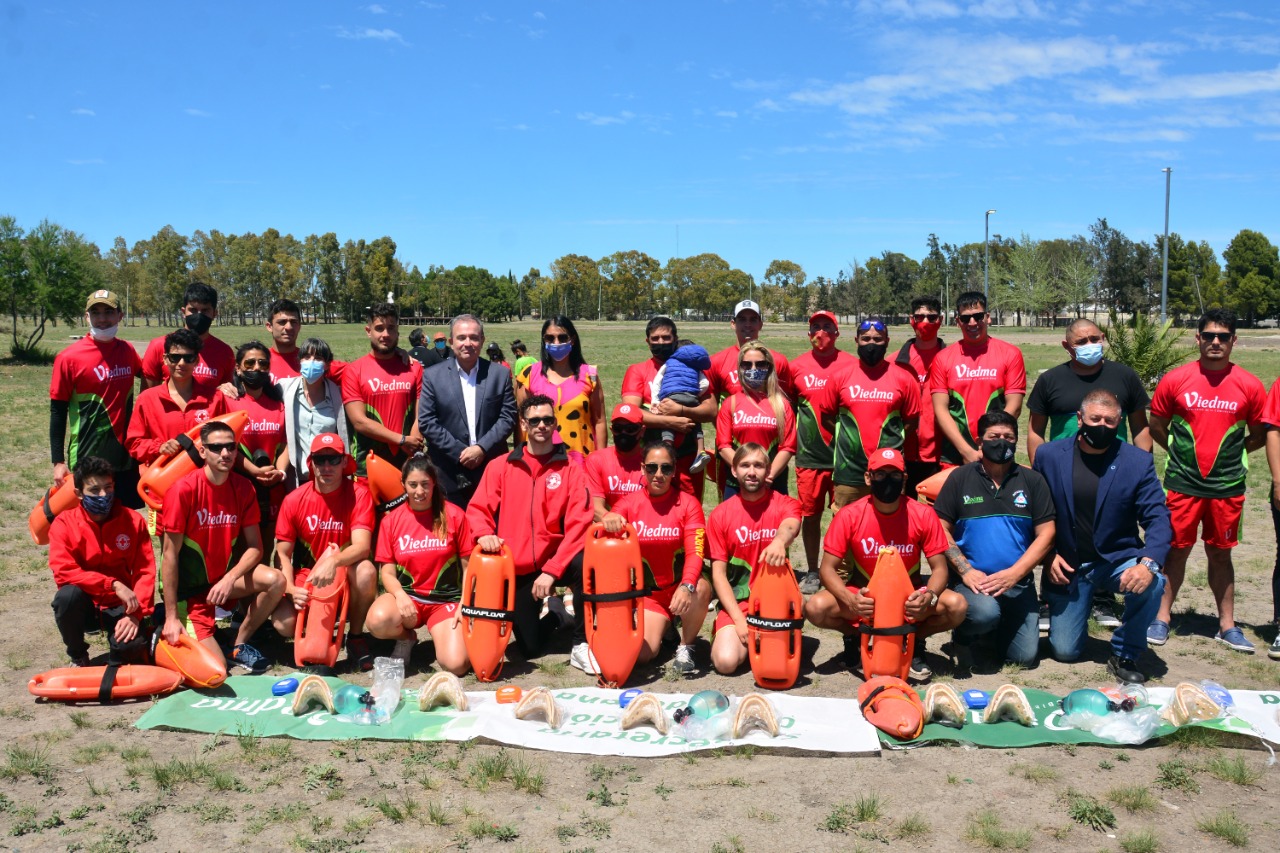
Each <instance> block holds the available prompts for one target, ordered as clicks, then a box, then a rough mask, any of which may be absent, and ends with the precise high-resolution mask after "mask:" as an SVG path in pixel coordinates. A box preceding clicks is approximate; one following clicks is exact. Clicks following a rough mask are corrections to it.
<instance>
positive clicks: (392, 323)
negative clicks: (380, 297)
mask: <svg viewBox="0 0 1280 853" xmlns="http://www.w3.org/2000/svg"><path fill="white" fill-rule="evenodd" d="M364 333H365V334H366V335H367V336H368V337H369V349H370V350H371V352H369V354H368V355H364V356H361V357H360V358H358V359H356V360H355V361H353V362H351V364H349V365H347V369H346V370H344V371H343V375H342V404H343V408H344V409H345V411H346V415H347V421H348V422H349V423H350V424H351V427H352V429H353V431H354V436H353V441H352V454H353V455H354V456H355V458H356V475H357V476H359V477H364V476H365V457H366V456H367V454H369V453H370V452H372V453H374V454H375V455H377V456H380V457H381V458H383V459H385V460H387V461H388V462H390V463H391V464H392V465H394V466H395V467H396V468H397V469H398V468H399V467H400V466H401V465H403V464H404V463H405V461H406V460H408V458H409V457H410V456H412V455H413V454H415V453H417V452H418V451H419V450H421V449H422V432H421V431H420V430H419V429H418V419H417V417H416V416H415V411H416V410H415V404H416V403H417V402H418V393H419V392H420V391H421V390H422V365H420V364H418V363H417V362H416V361H413V360H412V359H410V360H409V363H408V364H405V360H404V359H402V358H401V357H400V353H399V352H398V350H397V347H398V346H399V343H400V315H399V314H398V313H397V311H396V306H394V305H392V304H390V303H387V302H384V303H382V304H381V305H375V306H373V308H372V310H370V312H369V322H368V324H367V325H366V326H365V327H364Z"/></svg>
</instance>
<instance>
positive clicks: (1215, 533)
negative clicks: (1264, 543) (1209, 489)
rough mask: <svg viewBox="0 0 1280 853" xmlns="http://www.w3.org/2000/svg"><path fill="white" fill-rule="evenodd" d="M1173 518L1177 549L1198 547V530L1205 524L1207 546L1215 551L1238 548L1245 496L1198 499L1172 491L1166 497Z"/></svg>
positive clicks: (1174, 545)
mask: <svg viewBox="0 0 1280 853" xmlns="http://www.w3.org/2000/svg"><path fill="white" fill-rule="evenodd" d="M1165 502H1166V503H1167V504H1168V505H1169V514H1170V515H1171V516H1172V517H1173V518H1172V520H1173V543H1172V544H1173V547H1174V548H1190V547H1191V546H1192V545H1195V544H1196V530H1197V528H1199V527H1200V524H1201V523H1202V522H1203V523H1204V544H1206V545H1208V546H1210V547H1212V548H1234V547H1236V545H1238V544H1240V514H1241V512H1242V511H1243V510H1244V495H1236V496H1235V497H1234V498H1198V497H1195V496H1193V495H1184V494H1181V493H1180V492H1175V491H1172V490H1171V491H1169V492H1167V493H1166V494H1165Z"/></svg>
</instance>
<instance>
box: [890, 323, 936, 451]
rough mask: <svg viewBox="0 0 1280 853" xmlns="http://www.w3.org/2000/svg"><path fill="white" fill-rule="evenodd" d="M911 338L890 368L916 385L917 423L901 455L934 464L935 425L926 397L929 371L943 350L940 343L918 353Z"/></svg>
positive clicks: (930, 396) (930, 399)
mask: <svg viewBox="0 0 1280 853" xmlns="http://www.w3.org/2000/svg"><path fill="white" fill-rule="evenodd" d="M915 342H916V339H915V338H912V339H911V340H909V341H907V343H906V344H904V345H903V347H902V349H901V350H899V351H898V358H897V360H896V361H894V364H896V365H898V366H899V367H901V368H902V369H904V370H907V371H909V372H910V373H911V374H912V375H913V376H915V377H916V379H917V380H918V381H919V382H920V422H919V423H917V424H916V428H915V431H914V432H912V433H911V434H910V435H908V436H907V444H906V447H904V448H903V453H902V455H903V456H905V457H906V458H907V459H910V460H911V461H913V462H937V461H938V433H937V425H936V424H935V423H934V421H933V395H932V394H930V393H929V371H930V369H931V368H932V367H933V363H934V361H936V360H937V358H938V353H940V352H942V350H943V348H944V347H946V344H944V343H943V342H942V341H938V345H937V346H936V347H934V348H933V349H930V350H922V349H920V348H919V347H917V346H916V345H915Z"/></svg>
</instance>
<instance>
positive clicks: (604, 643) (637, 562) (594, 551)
mask: <svg viewBox="0 0 1280 853" xmlns="http://www.w3.org/2000/svg"><path fill="white" fill-rule="evenodd" d="M646 593H647V590H646V589H645V585H644V562H643V561H642V559H641V556H640V540H639V538H638V537H637V536H636V531H635V528H634V527H632V526H631V525H630V524H627V525H623V528H622V530H620V531H619V532H617V533H608V532H607V531H605V529H604V525H602V524H593V525H591V527H590V528H589V529H588V530H587V544H586V548H585V549H584V551H583V553H582V598H583V603H582V604H581V605H580V606H582V607H585V608H586V609H585V610H584V611H583V619H584V621H585V623H586V628H587V647H588V648H589V649H591V653H592V654H593V655H595V659H596V665H597V666H598V667H599V668H600V674H599V676H598V677H599V680H600V683H601V684H603V685H604V686H606V687H621V686H622V685H624V684H626V683H627V679H628V678H629V677H630V676H631V670H632V669H634V668H635V665H636V660H637V659H638V658H639V657H640V649H641V647H642V646H643V645H644V603H643V601H642V599H643V598H644V597H645V595H646ZM574 603H575V604H577V602H574Z"/></svg>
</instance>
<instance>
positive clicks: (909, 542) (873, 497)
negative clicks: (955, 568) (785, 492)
mask: <svg viewBox="0 0 1280 853" xmlns="http://www.w3.org/2000/svg"><path fill="white" fill-rule="evenodd" d="M864 476H865V477H866V481H867V485H868V486H869V487H870V488H871V494H870V495H869V496H867V497H865V498H860V499H859V500H856V501H854V502H853V503H851V504H848V505H846V506H845V507H844V509H842V510H840V511H839V512H838V513H836V516H835V518H833V519H832V520H831V526H830V527H828V528H827V535H826V538H825V539H824V540H823V551H824V553H823V556H822V569H821V572H822V585H823V587H824V589H823V590H822V592H819V593H818V594H817V595H815V596H814V597H813V598H810V599H809V600H808V601H807V602H805V605H804V618H805V619H808V620H809V621H810V622H811V623H813V624H814V625H816V626H817V627H819V628H830V629H832V630H834V631H839V632H840V633H841V634H844V660H845V665H847V666H849V667H851V668H852V667H854V666H857V665H858V663H859V660H860V658H861V643H860V641H859V635H858V633H857V626H858V624H859V623H860V622H861V623H864V624H868V625H869V624H871V619H872V617H873V616H874V615H875V602H874V601H872V599H871V598H870V597H868V596H865V595H863V594H862V592H861V588H862V587H863V586H864V585H865V584H866V583H867V582H868V581H870V580H871V575H872V574H873V573H874V572H875V568H876V561H877V560H878V559H879V557H880V549H881V548H897V549H898V555H899V556H901V557H902V563H903V565H905V566H906V567H907V573H908V574H909V575H910V576H911V582H912V585H913V586H915V588H916V591H915V592H913V593H912V594H911V596H910V597H909V598H907V601H906V605H905V616H906V619H907V621H908V622H910V623H913V624H914V625H915V626H916V646H915V650H916V653H915V657H914V659H913V660H912V661H911V669H910V672H909V674H910V676H911V678H912V679H913V680H916V681H928V680H929V679H930V678H932V677H933V671H932V670H930V669H929V667H928V665H927V664H926V663H925V660H924V642H925V638H926V637H928V636H930V635H933V634H937V633H940V632H942V631H950V630H951V629H952V628H954V627H956V626H957V625H959V624H960V623H961V622H963V621H964V614H965V611H966V610H968V606H967V605H966V604H965V602H964V599H963V598H961V597H960V595H959V593H956V592H953V591H952V590H949V589H947V559H946V557H945V556H944V554H945V553H946V550H947V537H946V534H944V533H943V532H942V525H941V524H939V523H938V516H937V515H935V514H934V512H933V510H932V509H930V508H929V507H927V506H925V505H924V504H922V503H920V502H919V501H917V500H911V499H909V498H908V499H904V498H903V490H904V489H905V488H906V464H905V462H904V460H903V458H902V454H901V453H899V452H898V451H896V450H891V449H888V448H886V449H884V450H877V451H874V452H873V453H872V454H871V460H870V461H869V462H868V463H867V471H866V474H865V475H864ZM922 556H923V557H924V559H925V560H927V561H928V563H929V572H930V573H929V578H928V581H927V583H926V582H925V580H924V579H923V578H922V576H921V574H920V558H921V557H922ZM841 566H845V567H847V568H848V577H849V579H848V580H847V581H845V580H842V579H841V577H840V572H839V569H840V568H841Z"/></svg>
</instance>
